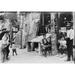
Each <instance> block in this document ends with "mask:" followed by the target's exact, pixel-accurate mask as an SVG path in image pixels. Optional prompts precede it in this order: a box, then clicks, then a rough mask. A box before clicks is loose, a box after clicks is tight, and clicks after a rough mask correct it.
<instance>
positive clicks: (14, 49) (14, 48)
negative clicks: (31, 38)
mask: <svg viewBox="0 0 75 75" xmlns="http://www.w3.org/2000/svg"><path fill="white" fill-rule="evenodd" d="M14 53H15V54H16V55H17V51H16V45H15V42H13V44H12V55H13V56H14Z"/></svg>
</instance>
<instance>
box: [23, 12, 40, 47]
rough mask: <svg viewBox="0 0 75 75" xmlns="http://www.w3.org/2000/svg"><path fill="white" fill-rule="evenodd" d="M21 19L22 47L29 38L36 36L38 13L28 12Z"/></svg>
mask: <svg viewBox="0 0 75 75" xmlns="http://www.w3.org/2000/svg"><path fill="white" fill-rule="evenodd" d="M23 20H24V21H23V30H22V46H23V47H24V46H25V45H26V44H27V42H28V41H29V40H31V39H33V38H35V37H36V33H37V28H38V24H37V22H38V21H39V20H40V13H28V14H27V15H26V16H25V17H24V19H23Z"/></svg>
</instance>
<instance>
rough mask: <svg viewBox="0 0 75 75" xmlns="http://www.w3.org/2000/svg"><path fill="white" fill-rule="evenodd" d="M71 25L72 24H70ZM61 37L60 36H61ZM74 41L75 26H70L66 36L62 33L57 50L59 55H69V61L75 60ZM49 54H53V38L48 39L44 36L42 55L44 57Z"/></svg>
mask: <svg viewBox="0 0 75 75" xmlns="http://www.w3.org/2000/svg"><path fill="white" fill-rule="evenodd" d="M68 24H69V25H70V23H68ZM59 35H60V34H59ZM73 39H74V29H73V26H68V27H67V30H66V35H64V33H62V35H61V37H60V39H58V43H57V47H58V48H57V49H58V54H60V55H63V54H66V55H67V61H71V59H72V60H74V57H73ZM47 52H48V53H49V54H50V53H51V54H52V43H51V37H48V38H46V35H45V34H44V35H43V39H42V53H43V55H44V56H47Z"/></svg>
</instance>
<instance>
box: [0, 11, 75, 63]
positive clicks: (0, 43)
mask: <svg viewBox="0 0 75 75" xmlns="http://www.w3.org/2000/svg"><path fill="white" fill-rule="evenodd" d="M74 33H75V12H72V11H70V12H66V11H63V12H59V11H55V12H52V11H51V12H50V11H44V12H42V11H33V12H32V11H28V12H27V11H0V63H9V64H10V63H48V64H51V63H65V64H66V63H68V64H69V63H70V64H74V63H75V36H74Z"/></svg>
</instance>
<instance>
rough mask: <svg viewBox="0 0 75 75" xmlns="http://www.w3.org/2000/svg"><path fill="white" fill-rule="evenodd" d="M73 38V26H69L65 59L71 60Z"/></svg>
mask: <svg viewBox="0 0 75 75" xmlns="http://www.w3.org/2000/svg"><path fill="white" fill-rule="evenodd" d="M73 39H74V30H73V26H71V27H70V26H69V27H68V30H67V61H70V60H71V57H72V60H73Z"/></svg>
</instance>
